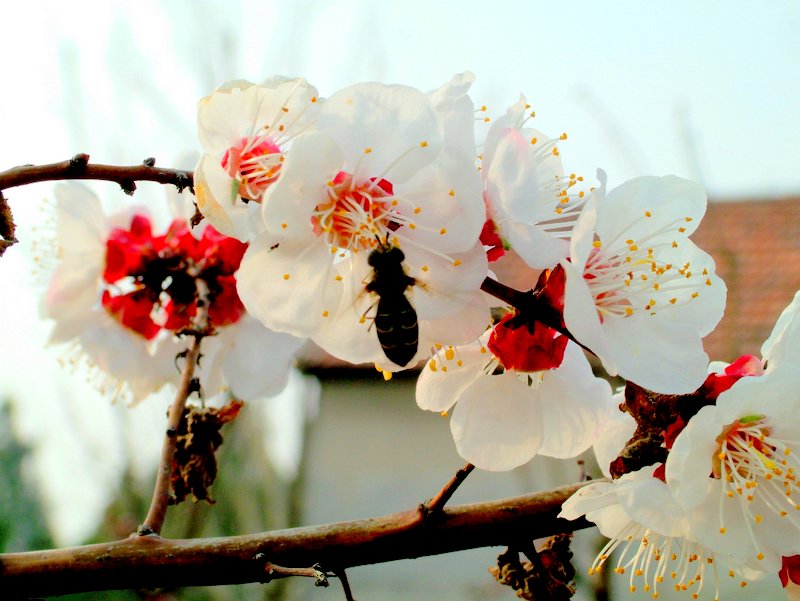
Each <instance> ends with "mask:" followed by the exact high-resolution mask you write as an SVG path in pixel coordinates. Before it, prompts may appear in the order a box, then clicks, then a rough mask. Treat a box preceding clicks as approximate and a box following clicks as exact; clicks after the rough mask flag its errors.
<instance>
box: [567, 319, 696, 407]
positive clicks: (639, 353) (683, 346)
mask: <svg viewBox="0 0 800 601" xmlns="http://www.w3.org/2000/svg"><path fill="white" fill-rule="evenodd" d="M570 331H572V330H571V329H570ZM603 332H604V334H605V336H606V338H605V342H606V345H607V348H608V353H609V357H610V358H611V361H613V364H614V365H615V366H616V370H617V373H619V375H620V376H622V377H623V378H625V379H627V380H632V381H633V382H636V383H637V384H639V385H640V386H643V387H644V388H647V389H649V390H653V391H656V392H660V393H664V394H687V393H690V392H694V391H695V390H697V388H699V387H700V385H701V384H702V383H703V381H704V380H705V378H706V375H707V373H706V366H707V365H708V355H706V353H705V351H704V350H703V343H702V341H701V340H700V337H699V336H698V334H697V332H696V330H694V329H693V328H692V327H691V325H689V326H687V325H686V324H683V323H680V322H678V323H676V322H674V321H673V320H669V321H667V320H666V319H655V318H654V317H653V316H651V315H645V314H642V313H637V314H634V315H631V316H630V317H615V316H611V317H609V318H608V319H606V321H605V322H604V323H603ZM576 336H577V337H578V340H581V341H583V339H582V338H581V337H580V335H579V334H576ZM588 346H589V347H590V348H593V347H592V346H591V345H588ZM603 359H604V361H603V365H605V364H606V359H607V357H605V356H603Z"/></svg>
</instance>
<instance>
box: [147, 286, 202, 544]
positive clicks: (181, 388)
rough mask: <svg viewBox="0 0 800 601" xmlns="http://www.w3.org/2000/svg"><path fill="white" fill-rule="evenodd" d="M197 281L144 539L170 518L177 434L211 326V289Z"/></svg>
mask: <svg viewBox="0 0 800 601" xmlns="http://www.w3.org/2000/svg"><path fill="white" fill-rule="evenodd" d="M196 281H197V294H198V301H197V312H196V313H195V316H194V318H193V320H192V326H193V330H192V333H191V334H190V335H191V340H190V341H189V348H188V349H187V350H186V356H185V358H184V361H185V363H184V364H183V369H182V370H181V381H180V384H179V385H178V391H177V393H176V394H175V400H174V401H173V402H172V405H171V406H170V408H169V414H168V417H167V431H166V433H165V434H164V442H163V444H162V447H161V460H160V461H159V464H158V473H157V475H156V484H155V487H154V489H153V499H152V500H151V501H150V509H149V510H148V511H147V517H145V519H144V523H142V525H141V526H139V530H138V534H139V535H142V536H146V535H152V534H160V533H161V527H162V526H163V525H164V518H165V517H166V515H167V508H168V507H169V504H170V498H171V496H170V484H171V482H172V462H173V460H174V458H175V451H176V449H177V444H178V432H179V431H180V426H181V420H182V419H184V409H185V407H186V401H187V399H188V398H189V395H190V394H191V393H192V391H193V390H194V385H193V379H194V369H195V366H196V365H197V361H198V359H199V357H200V343H201V341H202V339H203V336H204V334H203V332H205V330H206V328H207V327H208V324H207V321H208V303H207V301H206V298H207V297H208V286H207V285H206V283H205V281H204V280H201V279H198V280H196Z"/></svg>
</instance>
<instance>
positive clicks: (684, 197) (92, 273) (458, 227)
mask: <svg viewBox="0 0 800 601" xmlns="http://www.w3.org/2000/svg"><path fill="white" fill-rule="evenodd" d="M473 79H474V77H473V75H472V74H470V73H464V74H459V75H456V76H454V77H453V78H452V79H451V81H449V82H447V83H445V84H444V85H442V86H441V87H440V88H438V89H436V90H433V91H431V92H429V93H424V92H422V91H419V90H416V89H414V88H411V87H408V86H403V85H383V84H378V83H361V84H356V85H353V86H350V87H348V88H345V89H343V90H340V91H338V92H336V93H334V94H332V95H331V96H330V97H329V98H327V99H324V98H322V97H320V96H319V94H318V92H317V90H316V89H315V88H314V87H313V86H311V85H310V84H309V83H307V82H306V81H305V80H303V79H288V78H285V77H274V78H271V79H269V80H267V81H265V82H264V83H262V84H253V83H250V82H246V81H232V82H229V83H226V84H224V85H223V86H221V87H220V88H218V89H217V90H216V91H214V92H213V93H212V94H211V95H209V96H208V97H206V98H204V99H202V100H201V101H200V103H199V111H198V128H199V139H200V143H201V145H202V148H203V154H202V156H201V158H200V160H199V162H198V164H197V168H196V170H195V192H196V203H197V206H198V208H199V210H200V211H201V213H202V214H203V215H204V217H205V222H206V224H207V230H206V231H213V232H214V236H213V237H212V238H213V240H214V241H215V242H214V244H217V242H218V241H220V240H223V239H224V240H225V242H224V245H225V248H231V247H232V246H231V245H235V243H239V244H241V246H240V247H237V252H236V253H235V255H236V256H235V257H234V259H230V260H228V259H226V260H225V261H223V262H222V263H219V264H220V265H221V264H223V263H224V266H225V269H227V271H225V269H222V271H221V270H220V268H219V267H216V266H215V267H214V268H213V269H208V268H207V266H206V264H207V263H208V262H209V261H211V262H214V259H210V258H209V257H210V255H209V254H208V253H207V255H208V256H205V257H204V258H200V259H197V258H192V257H189V255H191V252H188V251H187V250H186V248H184V247H185V244H183V243H182V242H181V243H176V244H165V243H163V242H158V243H155V244H154V242H153V240H155V238H153V239H152V240H151V239H147V240H144V241H142V240H139V239H138V238H137V234H136V232H135V231H134V230H135V229H136V223H135V219H134V220H133V221H129V222H128V223H124V224H123V225H122V228H123V229H122V230H120V231H121V232H122V233H120V231H117V230H115V229H114V226H112V225H111V223H112V222H109V223H101V221H102V220H100V221H98V219H99V218H98V217H95V216H92V218H91V220H90V219H88V218H87V217H83V218H81V219H82V220H83V222H84V223H83V224H81V223H79V224H78V225H77V226H76V227H77V229H76V228H75V227H73V226H75V223H74V222H75V219H74V218H72V221H69V222H67V220H68V219H69V215H68V211H70V210H74V209H67V208H66V207H65V206H64V205H65V203H62V206H61V207H60V209H59V215H60V217H61V218H62V219H64V220H65V221H64V223H65V225H64V226H63V227H62V228H61V229H62V230H67V229H70V230H71V232H70V234H67V235H69V236H79V237H81V239H82V242H81V244H77V245H76V244H71V243H69V242H64V243H62V244H61V247H62V256H63V257H64V264H63V267H62V268H61V269H60V270H59V271H58V272H57V273H56V276H55V277H54V279H53V282H52V285H51V288H50V291H49V293H48V302H47V314H48V315H49V316H51V317H53V318H55V319H56V320H57V321H58V326H57V328H56V332H57V333H56V335H55V337H54V339H55V340H67V339H73V338H78V339H79V341H80V343H81V344H82V345H83V347H84V348H85V349H86V350H87V352H88V354H89V355H90V356H91V357H92V358H93V359H94V361H95V362H96V363H98V364H99V365H100V366H101V367H105V368H107V370H108V371H110V372H112V373H113V374H114V375H115V376H117V377H118V378H120V379H123V380H130V379H131V378H132V375H135V376H136V378H135V379H137V380H138V384H137V385H136V386H135V388H136V389H137V390H138V396H143V395H144V394H146V393H148V392H149V391H151V390H153V389H156V388H158V387H159V386H160V384H161V383H162V381H165V380H166V378H165V377H160V376H159V378H160V379H158V378H156V377H155V374H163V373H165V372H169V373H170V375H171V376H174V374H173V373H172V371H170V369H167V367H165V366H166V365H168V364H169V361H167V360H166V357H167V356H168V355H169V354H170V353H171V352H173V351H174V347H175V345H174V333H175V332H176V331H178V330H179V329H180V328H179V326H181V327H187V326H188V325H189V322H188V320H189V318H190V317H191V315H192V314H193V313H192V311H193V310H194V309H193V308H192V307H193V306H194V305H193V304H192V303H196V298H195V297H196V293H195V287H194V286H193V285H192V284H191V283H187V280H186V278H189V279H191V278H199V279H203V278H205V279H209V277H210V278H211V280H213V282H211V283H212V289H213V290H212V292H214V291H216V292H214V294H216V297H215V299H216V300H217V303H216V305H213V303H212V313H213V309H214V308H215V306H216V307H219V306H222V305H223V304H224V303H229V304H231V303H232V304H231V306H236V307H239V306H241V310H238V309H237V310H236V311H234V312H233V313H231V314H230V315H224V316H220V315H219V310H217V313H218V315H217V316H216V322H215V323H212V325H213V326H214V328H215V329H216V330H217V331H218V333H220V332H238V331H240V330H244V329H245V328H242V327H238V328H234V327H232V326H233V325H234V324H238V323H239V322H240V321H241V320H242V319H246V320H251V319H252V318H256V319H257V320H260V321H261V322H262V323H263V324H264V326H266V328H268V330H265V331H269V332H280V333H282V334H284V335H288V336H290V337H297V338H310V339H311V340H313V341H314V342H316V343H317V344H318V345H319V346H321V347H322V348H323V349H325V350H326V351H328V352H329V353H330V354H332V355H334V356H336V357H338V358H340V359H342V360H345V361H348V362H352V363H375V364H376V366H378V367H379V369H380V370H381V371H383V372H384V374H385V375H386V376H387V377H388V376H390V375H391V372H393V371H397V370H400V369H405V368H409V367H414V366H416V365H417V364H418V363H419V362H420V361H422V360H428V363H427V366H426V367H425V368H424V369H423V373H422V377H421V378H420V380H419V385H418V388H417V397H418V403H419V405H420V406H421V407H423V408H426V409H431V410H435V411H446V410H447V409H449V408H450V407H451V406H453V405H456V408H455V410H454V413H453V419H452V429H453V434H454V436H455V439H456V443H457V446H458V449H459V451H460V452H461V453H462V455H463V456H464V457H466V458H468V459H469V460H470V461H474V462H475V464H476V465H478V466H480V467H484V468H486V469H495V470H505V469H510V468H513V467H515V466H517V465H520V464H522V463H524V462H526V461H528V460H529V459H530V458H531V457H532V456H534V455H535V454H537V453H543V454H547V455H551V456H554V457H571V456H575V455H576V454H578V453H580V452H582V451H584V450H585V449H586V448H588V447H589V446H590V445H591V444H592V442H593V441H594V438H595V436H596V434H597V432H598V431H599V430H600V428H601V427H602V425H603V423H604V421H605V419H606V417H607V416H608V415H609V414H610V412H611V407H612V404H611V401H610V398H611V395H610V390H609V387H608V385H607V384H606V383H605V382H604V381H602V380H600V379H597V378H595V377H594V375H593V374H592V370H591V368H590V366H589V364H588V362H587V360H586V358H585V356H584V354H583V352H582V351H581V350H580V348H579V346H578V345H581V346H583V347H584V348H585V349H589V350H590V351H592V352H593V353H594V354H596V355H597V356H598V357H599V358H600V359H601V360H602V363H603V365H604V367H605V368H606V370H607V371H608V373H609V374H611V375H617V374H619V375H620V376H622V377H624V378H627V379H630V380H633V381H635V382H637V383H638V384H640V385H641V386H644V387H646V388H650V389H652V390H655V391H658V392H663V393H686V392H690V391H692V390H694V389H695V388H697V387H698V386H699V385H700V384H701V383H702V380H703V377H704V374H705V366H706V364H707V357H706V356H705V354H704V353H703V350H702V344H701V338H702V337H703V336H704V335H706V334H707V333H708V332H709V331H710V330H712V329H713V327H714V326H715V325H716V323H717V322H718V321H719V319H720V317H721V316H722V311H723V307H724V302H725V286H724V284H723V283H722V282H721V281H720V280H719V279H718V278H717V277H716V276H715V274H714V265H713V261H712V260H711V258H710V257H709V256H708V255H707V254H705V253H704V252H703V251H701V250H699V249H698V248H697V247H695V246H694V244H693V243H692V242H691V241H689V239H688V235H689V234H690V233H691V232H692V231H693V230H694V228H695V227H696V226H697V223H698V222H699V220H700V218H701V217H702V215H703V213H704V211H705V203H706V200H705V195H704V194H703V192H702V191H701V190H700V189H699V187H698V186H696V185H695V184H692V183H690V182H688V181H685V180H681V179H679V178H677V177H664V178H656V177H647V178H638V179H635V180H632V181H630V182H628V183H626V184H623V185H622V186H620V187H619V188H617V189H615V190H613V191H611V192H610V193H608V194H606V191H605V175H604V174H603V173H602V172H599V179H600V184H599V186H598V187H588V186H586V185H584V183H583V178H582V177H579V176H577V175H575V174H566V173H565V171H564V169H563V166H562V162H561V153H560V149H559V144H560V143H561V142H562V141H563V140H565V139H566V134H561V135H558V136H554V137H551V136H547V135H546V134H544V133H542V132H540V131H538V130H536V129H533V128H531V127H530V126H529V123H530V121H531V118H532V116H533V113H532V111H531V110H530V106H529V105H528V104H527V102H526V100H525V98H524V97H521V98H520V100H519V101H517V102H516V103H514V104H513V105H511V107H510V108H509V109H508V110H507V112H506V113H505V114H504V115H501V116H500V117H499V118H497V119H496V120H495V121H494V122H492V124H491V126H490V127H488V128H485V133H484V135H483V140H482V141H480V143H478V142H477V141H476V138H478V135H477V134H476V123H483V122H484V121H486V120H488V119H486V118H483V115H484V113H485V107H480V108H477V109H476V107H475V105H474V103H473V101H472V99H471V98H470V96H469V88H470V86H471V84H472V82H473ZM83 205H84V206H92V203H88V204H87V203H85V202H84V203H83ZM87 210H88V209H87ZM95 213H96V212H95ZM81 219H79V220H78V221H80V220H81ZM95 221H97V223H96V226H93V229H92V231H91V237H89V235H88V232H87V234H86V235H84V234H83V233H77V232H78V230H80V229H81V228H83V229H86V227H88V226H87V225H86V224H89V223H94V222H95ZM117 227H119V226H117ZM126 227H127V228H129V229H130V231H128V230H127V229H125V228H126ZM183 227H184V228H185V224H184V226H183ZM95 230H96V231H95ZM115 232H116V233H115ZM147 235H148V236H149V235H150V234H149V230H148V232H147ZM187 235H188V234H187ZM171 236H172V237H174V235H173V234H169V233H168V234H167V238H168V239H171ZM195 236H200V237H202V235H201V234H197V233H195ZM89 239H91V240H92V241H93V242H92V248H93V250H92V252H91V253H90V254H91V260H84V259H83V258H80V257H78V254H77V253H78V252H80V253H83V250H81V249H82V246H83V245H85V244H87V242H86V240H89ZM159 240H160V239H159ZM145 247H146V248H147V249H149V250H148V251H147V252H145V251H144V250H143V249H144V248H145ZM155 247H158V248H155ZM508 248H511V249H513V250H514V251H515V252H516V253H517V254H518V255H519V256H520V257H522V259H523V260H524V261H525V262H526V263H527V264H528V265H529V266H530V267H532V268H535V269H545V270H546V271H545V272H544V275H543V276H542V278H540V282H539V283H538V284H537V285H536V290H535V291H534V292H533V293H531V295H530V298H531V299H535V305H536V307H537V309H536V310H532V309H529V310H521V309H520V308H519V307H517V308H516V309H514V308H512V307H509V306H507V304H506V301H507V299H506V300H505V301H501V300H494V302H492V301H489V300H487V299H488V298H489V297H488V295H486V294H484V293H483V292H482V291H481V288H482V285H483V284H484V281H485V280H486V278H487V276H489V274H490V272H489V262H490V258H491V259H494V258H496V257H497V256H499V255H501V254H502V253H503V252H504V251H505V250H506V249H508ZM240 251H241V252H240ZM148 252H149V254H148ZM120 255H121V256H122V257H123V258H124V260H123V259H120V258H119V257H120ZM129 255H130V256H129ZM140 256H143V257H145V259H144V260H139V257H140ZM184 256H186V257H189V258H188V259H187V260H185V261H184V260H182V259H180V257H184ZM126 257H127V258H126ZM131 257H134V258H135V259H136V260H134V259H133V258H131ZM147 257H150V258H147ZM229 258H230V257H229ZM120 261H122V263H121V264H120V265H116V263H119V262H120ZM77 263H80V264H81V269H78V270H77V272H78V273H80V274H81V275H80V276H76V275H71V274H73V270H74V268H75V265H76V264H77ZM109 265H112V266H113V268H112V267H109ZM176 265H177V266H176ZM215 265H216V264H215ZM223 271H224V281H223V280H219V281H217V279H215V278H217V277H218V276H220V274H221V273H222V272H223ZM117 272H119V273H117ZM109 273H111V275H113V277H109ZM65 274H70V275H65ZM204 274H205V275H204ZM208 274H210V276H209V275H208ZM548 274H549V277H548ZM211 280H209V281H211ZM220 282H221V283H220ZM207 283H208V282H207ZM531 284H532V286H531V287H533V284H534V282H531ZM73 289H79V290H78V292H80V294H77V293H76V295H75V298H69V299H68V300H69V302H64V299H65V294H66V295H67V296H69V294H70V291H71V290H73ZM217 297H218V298H217ZM73 305H74V306H73ZM492 306H495V307H500V308H501V310H502V311H505V312H506V313H507V316H508V319H506V320H504V321H502V322H500V323H498V324H495V325H494V326H492V325H491V318H490V308H491V307H492ZM544 313H546V314H547V315H548V316H549V317H548V318H547V319H545V318H543V317H541V314H544ZM79 315H87V316H88V315H91V316H92V318H91V319H90V318H88V317H87V318H86V319H83V318H78V317H76V316H79ZM242 316H243V317H242ZM211 317H212V322H214V315H211ZM92 319H93V320H94V321H92ZM101 322H102V323H105V324H106V325H107V326H111V327H105V328H104V330H103V331H104V332H106V333H108V338H109V339H110V338H112V337H115V336H116V337H119V336H125V337H133V339H135V340H136V341H137V343H139V344H138V346H137V348H141V352H140V353H139V354H140V355H141V356H140V357H137V358H133V359H131V358H130V357H125V358H124V360H123V359H121V358H120V360H119V361H115V360H114V359H113V357H114V355H115V352H114V351H113V349H114V348H116V347H117V345H116V344H111V343H109V344H104V342H103V340H104V338H103V336H99V335H97V336H95V335H94V334H92V335H89V334H88V332H96V330H97V328H98V327H99V326H98V324H100V323H101ZM545 322H546V324H545ZM120 326H121V328H120ZM553 327H555V328H557V329H558V331H556V330H553V329H551V328H553ZM112 330H113V331H114V334H111V333H110V332H111V331H112ZM237 336H242V334H237ZM247 336H249V337H250V338H252V337H253V336H254V335H253V334H252V331H251V330H248V334H247ZM222 339H223V337H222V336H221V335H220V336H217V337H216V340H222ZM280 340H283V341H284V342H282V343H280V344H274V343H273V344H270V354H265V353H264V352H261V351H260V350H258V349H256V348H250V347H251V346H253V345H254V344H255V341H251V342H252V344H243V345H242V346H246V347H247V352H244V353H242V354H241V355H239V354H237V355H234V356H232V357H225V358H224V359H220V361H217V362H216V363H217V364H220V365H221V364H225V365H227V366H228V367H227V371H226V372H225V374H224V375H225V378H227V379H228V380H230V379H231V377H233V380H234V381H229V382H228V385H230V386H231V387H232V388H233V389H234V390H237V389H238V390H246V391H247V393H255V392H257V391H260V390H263V389H264V386H259V387H255V386H253V387H249V388H248V387H247V386H246V385H245V384H244V383H243V382H241V381H239V380H241V378H240V377H239V376H236V375H232V374H233V373H234V372H238V373H239V374H240V375H241V376H242V378H243V377H252V376H254V375H256V374H259V375H262V379H263V374H265V373H269V372H268V370H264V369H263V368H264V366H265V365H272V366H274V365H279V366H280V368H279V369H275V370H273V371H274V372H275V373H276V374H277V373H279V372H282V371H284V370H285V368H286V365H287V364H288V359H287V357H289V356H291V354H292V353H293V352H294V351H295V350H296V348H297V346H298V345H299V343H298V342H295V340H296V339H295V338H284V339H280ZM289 340H292V342H288V341H289ZM210 344H211V343H210ZM256 346H257V345H256ZM278 347H280V348H281V350H280V351H279V350H278ZM98 349H102V350H98ZM161 349H169V350H168V351H167V350H165V351H164V352H162V353H160V354H159V351H160V350H161ZM161 355H163V357H162V358H161V359H160V360H159V361H157V363H158V366H159V367H158V369H153V368H147V369H144V370H142V369H139V368H127V369H120V368H118V367H116V368H115V367H114V364H116V363H125V364H126V365H127V364H131V365H140V364H142V362H143V360H144V357H145V356H147V357H150V358H151V359H152V358H153V357H156V356H161ZM221 356H224V355H221ZM140 359H141V360H140ZM131 370H134V371H135V374H131V373H128V372H130V371H131ZM207 371H209V370H207ZM216 371H218V370H216ZM210 372H212V373H211V374H210V376H214V381H221V379H222V378H221V377H219V374H216V373H213V372H215V370H210ZM157 379H158V381H156V380H157ZM277 379H278V381H283V380H284V379H285V378H283V377H277ZM501 397H502V402H499V401H498V399H499V398H501ZM520 415H524V416H526V417H527V419H520Z"/></svg>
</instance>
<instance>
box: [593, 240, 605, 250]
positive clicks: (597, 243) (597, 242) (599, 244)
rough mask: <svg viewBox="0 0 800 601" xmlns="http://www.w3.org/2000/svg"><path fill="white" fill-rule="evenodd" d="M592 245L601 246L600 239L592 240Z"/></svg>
mask: <svg viewBox="0 0 800 601" xmlns="http://www.w3.org/2000/svg"><path fill="white" fill-rule="evenodd" d="M592 246H594V247H595V248H602V246H603V243H602V242H600V240H595V241H594V242H592Z"/></svg>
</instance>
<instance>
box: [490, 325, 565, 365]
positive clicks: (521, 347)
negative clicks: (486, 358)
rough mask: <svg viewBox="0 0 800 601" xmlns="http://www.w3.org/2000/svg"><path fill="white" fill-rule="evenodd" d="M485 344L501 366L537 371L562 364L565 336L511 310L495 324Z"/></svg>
mask: <svg viewBox="0 0 800 601" xmlns="http://www.w3.org/2000/svg"><path fill="white" fill-rule="evenodd" d="M488 346H489V350H490V351H491V352H492V354H493V355H494V356H495V357H497V358H498V360H499V361H500V363H501V365H502V366H503V367H504V368H506V369H513V370H515V371H519V372H537V371H544V370H546V369H554V368H556V367H558V366H559V365H561V362H562V361H563V360H564V349H565V348H566V346H567V338H566V337H564V336H562V335H560V334H559V333H558V332H556V331H555V330H553V329H551V328H548V327H547V326H545V325H543V324H542V323H540V322H538V321H529V320H527V319H525V318H524V317H523V316H522V315H521V314H520V313H510V314H508V315H506V316H505V317H504V318H503V319H502V320H500V322H499V323H498V324H497V325H496V326H495V327H494V330H492V334H491V335H490V336H489V343H488Z"/></svg>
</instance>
